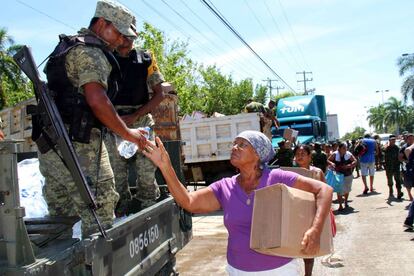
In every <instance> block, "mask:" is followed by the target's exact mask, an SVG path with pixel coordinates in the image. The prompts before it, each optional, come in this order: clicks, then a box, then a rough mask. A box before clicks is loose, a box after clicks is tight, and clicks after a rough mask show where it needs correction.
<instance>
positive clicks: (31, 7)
mask: <svg viewBox="0 0 414 276" xmlns="http://www.w3.org/2000/svg"><path fill="white" fill-rule="evenodd" d="M15 1H16V2H18V3H20V4H22V5H23V6H26V7H28V8H29V9H32V10H34V11H35V12H37V13H40V14H42V15H44V16H46V17H48V18H49V19H51V20H53V21H55V22H57V23H59V24H62V25H64V26H66V27H68V28H69V29H72V30H74V31H75V32H76V31H77V30H76V29H75V28H73V27H72V26H70V25H68V24H66V23H65V22H63V21H61V20H59V19H57V18H54V17H53V16H51V15H49V14H47V13H45V12H43V11H41V10H38V9H36V8H35V7H33V6H30V5H29V4H27V3H25V2H23V1H21V0H15Z"/></svg>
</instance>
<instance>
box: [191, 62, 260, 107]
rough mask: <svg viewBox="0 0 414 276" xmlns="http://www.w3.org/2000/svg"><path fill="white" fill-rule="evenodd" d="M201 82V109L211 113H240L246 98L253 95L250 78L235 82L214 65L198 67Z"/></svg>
mask: <svg viewBox="0 0 414 276" xmlns="http://www.w3.org/2000/svg"><path fill="white" fill-rule="evenodd" d="M199 72H200V75H201V76H202V82H201V83H199V86H200V93H199V94H198V95H199V96H200V97H202V102H203V108H202V111H204V112H205V113H207V114H209V115H211V114H212V113H213V112H219V113H222V114H225V115H232V114H237V113H240V111H241V110H242V109H243V108H244V106H245V104H246V102H247V100H248V99H249V98H252V96H253V83H252V80H251V79H245V80H242V81H240V82H235V81H234V80H233V79H232V77H231V76H226V75H224V74H222V73H221V72H220V70H219V69H218V68H217V67H216V66H207V67H203V66H202V67H201V68H200V69H199Z"/></svg>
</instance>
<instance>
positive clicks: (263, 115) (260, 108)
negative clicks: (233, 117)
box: [244, 99, 273, 141]
mask: <svg viewBox="0 0 414 276" xmlns="http://www.w3.org/2000/svg"><path fill="white" fill-rule="evenodd" d="M244 112H246V113H255V112H257V113H259V116H260V131H261V132H263V134H264V135H266V137H267V138H269V139H270V141H272V132H271V128H272V122H273V121H272V118H271V117H270V116H269V113H270V111H269V109H267V108H266V107H265V106H264V105H263V104H261V103H259V102H255V101H253V100H252V99H249V100H248V101H247V105H246V106H245V107H244Z"/></svg>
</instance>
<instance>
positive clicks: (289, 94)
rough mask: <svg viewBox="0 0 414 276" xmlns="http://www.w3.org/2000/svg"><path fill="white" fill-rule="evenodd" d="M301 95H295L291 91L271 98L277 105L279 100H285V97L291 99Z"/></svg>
mask: <svg viewBox="0 0 414 276" xmlns="http://www.w3.org/2000/svg"><path fill="white" fill-rule="evenodd" d="M301 95H303V93H295V92H292V91H286V92H282V93H280V94H279V95H276V96H274V97H273V100H274V101H275V102H276V103H277V102H278V101H279V100H280V99H283V98H287V97H293V96H301Z"/></svg>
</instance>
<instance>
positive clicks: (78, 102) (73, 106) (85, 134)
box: [45, 34, 121, 143]
mask: <svg viewBox="0 0 414 276" xmlns="http://www.w3.org/2000/svg"><path fill="white" fill-rule="evenodd" d="M59 40H60V41H59V43H58V45H57V46H56V48H55V49H54V51H53V52H52V53H51V54H50V57H49V61H48V62H47V65H46V67H45V68H46V69H45V73H46V76H47V80H48V87H49V90H50V91H51V93H52V96H53V97H54V100H55V102H56V106H57V108H58V110H59V112H60V115H61V117H62V120H63V122H64V123H66V124H68V125H69V136H70V138H71V139H72V140H73V141H77V142H82V143H88V142H89V137H90V130H91V129H92V128H93V127H100V126H101V124H100V122H99V121H98V120H97V119H96V118H95V116H94V115H93V112H92V110H91V109H90V107H89V105H88V104H87V103H86V100H85V97H84V95H82V94H81V93H79V88H78V87H75V86H74V85H73V84H72V83H71V81H70V80H69V78H68V75H67V72H66V66H65V60H66V55H67V53H68V52H69V50H71V49H72V48H74V47H76V46H79V45H85V46H88V47H96V48H99V49H101V50H102V52H103V53H104V55H105V56H106V58H107V59H108V61H109V63H110V64H111V67H112V70H111V73H110V75H109V78H108V90H107V95H108V97H109V98H110V99H111V98H114V97H115V95H116V93H117V91H118V84H117V83H118V81H119V79H120V78H121V76H120V74H121V73H120V69H119V64H118V62H117V61H116V59H115V57H114V56H113V54H112V52H111V51H109V50H108V49H107V48H106V45H105V44H104V43H103V41H102V40H100V39H99V38H97V37H95V36H93V35H87V34H86V35H75V36H66V35H60V36H59Z"/></svg>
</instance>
